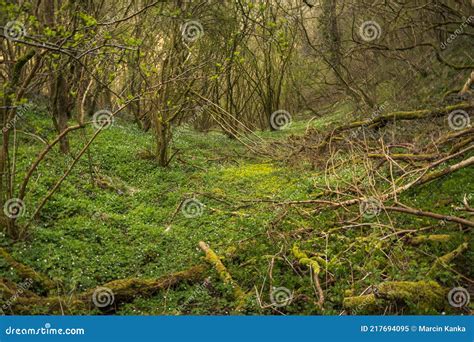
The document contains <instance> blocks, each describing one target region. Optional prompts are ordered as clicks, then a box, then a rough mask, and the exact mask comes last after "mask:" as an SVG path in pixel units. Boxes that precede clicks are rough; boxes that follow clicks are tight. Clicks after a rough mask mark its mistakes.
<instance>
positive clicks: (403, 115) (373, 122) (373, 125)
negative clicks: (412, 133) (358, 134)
mask: <svg viewBox="0 0 474 342" xmlns="http://www.w3.org/2000/svg"><path fill="white" fill-rule="evenodd" d="M473 108H474V105H473V104H472V103H459V104H455V105H452V106H447V107H441V108H434V109H421V110H413V111H397V112H391V113H387V114H384V115H380V116H377V117H375V118H373V119H367V120H361V121H354V122H351V123H349V124H346V125H342V126H339V127H336V128H335V129H333V130H332V132H330V133H329V134H327V135H326V136H325V138H324V140H323V141H322V143H321V144H320V145H319V148H323V147H325V146H326V145H327V143H328V142H329V141H330V140H331V137H333V136H334V135H335V134H338V133H342V132H344V131H349V130H352V129H356V128H360V127H368V128H370V129H379V128H382V127H384V126H386V125H387V124H388V123H389V122H395V121H402V120H419V119H427V118H435V117H440V116H443V115H448V114H449V113H451V112H452V111H454V110H466V111H467V110H472V109H473Z"/></svg>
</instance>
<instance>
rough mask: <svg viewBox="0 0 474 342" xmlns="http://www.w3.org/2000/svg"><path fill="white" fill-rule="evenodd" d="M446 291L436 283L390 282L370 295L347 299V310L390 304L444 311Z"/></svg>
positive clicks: (369, 308)
mask: <svg viewBox="0 0 474 342" xmlns="http://www.w3.org/2000/svg"><path fill="white" fill-rule="evenodd" d="M446 293H447V291H446V289H444V288H443V287H442V286H441V285H439V284H438V283H437V282H434V281H418V282H413V281H389V282H385V283H381V284H379V285H378V286H376V287H375V289H374V292H373V293H372V294H369V295H363V296H355V297H346V298H344V301H343V305H344V307H345V308H346V309H351V310H354V309H366V310H369V311H370V310H371V309H376V308H378V307H380V306H383V305H387V304H390V303H397V304H400V305H414V306H416V307H417V308H418V309H420V310H421V311H427V310H443V309H444V308H445V307H446V305H447V301H446Z"/></svg>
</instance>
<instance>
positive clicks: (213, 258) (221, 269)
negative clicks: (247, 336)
mask: <svg viewBox="0 0 474 342" xmlns="http://www.w3.org/2000/svg"><path fill="white" fill-rule="evenodd" d="M199 247H200V248H201V249H202V250H203V251H204V253H206V260H207V261H208V262H209V263H210V264H211V265H212V266H214V268H215V269H216V270H217V273H218V274H219V277H220V278H221V280H222V281H223V282H224V284H226V285H230V286H231V287H232V290H233V292H234V298H235V300H236V301H237V310H239V309H240V308H241V307H242V306H243V304H244V302H245V299H246V295H245V293H244V291H242V289H241V288H240V286H239V284H237V283H236V282H235V280H234V279H232V276H231V274H230V273H229V271H227V268H226V267H225V266H224V264H223V263H222V261H221V259H220V258H219V256H218V255H217V254H216V253H215V252H214V251H213V250H212V249H211V248H210V247H209V246H208V245H207V244H206V243H205V242H204V241H199Z"/></svg>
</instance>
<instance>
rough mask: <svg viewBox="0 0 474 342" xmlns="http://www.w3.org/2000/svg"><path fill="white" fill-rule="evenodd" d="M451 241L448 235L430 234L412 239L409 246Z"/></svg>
mask: <svg viewBox="0 0 474 342" xmlns="http://www.w3.org/2000/svg"><path fill="white" fill-rule="evenodd" d="M449 240H451V235H448V234H431V235H418V236H414V237H412V238H411V239H410V240H409V242H410V244H412V245H414V246H417V245H421V244H422V243H426V242H448V241H449Z"/></svg>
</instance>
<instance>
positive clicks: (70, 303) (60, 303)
mask: <svg viewBox="0 0 474 342" xmlns="http://www.w3.org/2000/svg"><path fill="white" fill-rule="evenodd" d="M206 270H207V267H206V266H205V265H197V266H194V267H191V268H190V269H188V270H185V271H182V272H177V273H172V274H169V275H166V276H163V277H161V278H158V279H138V278H126V279H119V280H114V281H111V282H109V283H106V284H104V285H101V286H99V287H97V288H93V289H90V290H88V291H86V292H83V293H80V294H78V295H75V296H71V297H67V296H49V297H38V296H31V297H27V296H19V297H18V298H15V300H12V301H11V303H9V305H8V310H5V309H3V310H4V313H5V314H15V315H30V314H33V313H34V311H33V310H37V311H39V312H41V313H45V312H47V313H49V314H64V313H74V312H77V311H78V310H87V311H89V310H91V309H94V308H95V305H94V300H93V298H94V296H100V293H102V292H103V291H104V289H106V290H107V292H108V293H109V294H110V298H109V304H110V305H107V306H104V307H103V308H101V309H103V310H105V311H107V312H113V311H115V310H116V309H117V308H118V307H119V306H120V305H122V304H125V303H130V302H132V301H133V300H135V299H136V298H138V297H150V296H153V295H155V294H156V293H158V292H159V291H162V290H167V289H169V288H171V287H174V286H176V285H178V284H179V283H182V282H197V281H201V280H203V279H204V278H205V272H206ZM10 294H11V292H10Z"/></svg>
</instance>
